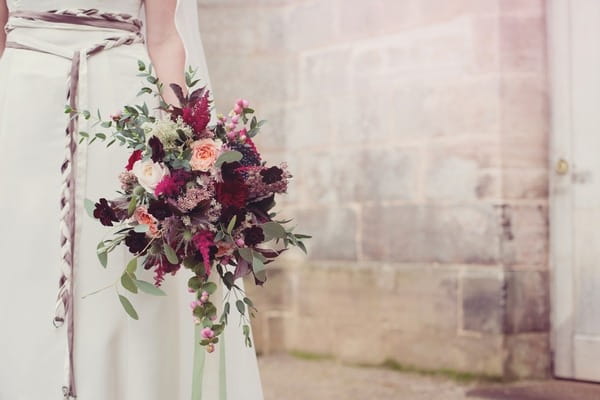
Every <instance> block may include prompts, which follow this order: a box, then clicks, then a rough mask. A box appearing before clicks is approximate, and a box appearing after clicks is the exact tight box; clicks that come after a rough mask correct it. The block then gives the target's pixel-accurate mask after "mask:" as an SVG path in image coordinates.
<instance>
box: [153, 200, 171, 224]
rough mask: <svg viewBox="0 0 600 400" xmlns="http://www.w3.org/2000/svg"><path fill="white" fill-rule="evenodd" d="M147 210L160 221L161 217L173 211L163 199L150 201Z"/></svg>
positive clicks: (165, 216) (168, 215) (167, 215)
mask: <svg viewBox="0 0 600 400" xmlns="http://www.w3.org/2000/svg"><path fill="white" fill-rule="evenodd" d="M148 212H149V213H150V214H152V215H153V216H154V217H155V218H156V219H158V220H159V221H162V220H163V219H165V218H167V217H170V216H171V215H173V211H172V210H171V208H170V207H169V205H168V204H167V203H166V202H165V201H163V200H154V201H151V202H150V206H149V207H148Z"/></svg>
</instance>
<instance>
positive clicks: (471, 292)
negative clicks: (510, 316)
mask: <svg viewBox="0 0 600 400" xmlns="http://www.w3.org/2000/svg"><path fill="white" fill-rule="evenodd" d="M460 282H461V300H460V301H461V307H462V310H461V315H462V321H461V325H462V326H461V329H462V330H464V331H467V332H477V333H483V334H502V333H503V331H504V317H505V314H504V307H505V298H504V292H505V286H504V275H503V274H502V271H500V270H489V271H487V270H479V271H478V270H475V269H469V270H467V271H465V273H464V274H463V275H462V276H461V280H460Z"/></svg>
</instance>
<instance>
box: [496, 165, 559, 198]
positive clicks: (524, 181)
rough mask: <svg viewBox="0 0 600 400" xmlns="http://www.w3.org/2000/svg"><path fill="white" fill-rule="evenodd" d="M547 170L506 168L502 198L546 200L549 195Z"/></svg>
mask: <svg viewBox="0 0 600 400" xmlns="http://www.w3.org/2000/svg"><path fill="white" fill-rule="evenodd" d="M548 185H549V178H548V170H547V168H527V169H525V168H506V169H504V170H503V171H502V189H503V193H502V197H503V198H505V199H507V200H512V199H540V200H546V199H547V198H548V195H549V187H548Z"/></svg>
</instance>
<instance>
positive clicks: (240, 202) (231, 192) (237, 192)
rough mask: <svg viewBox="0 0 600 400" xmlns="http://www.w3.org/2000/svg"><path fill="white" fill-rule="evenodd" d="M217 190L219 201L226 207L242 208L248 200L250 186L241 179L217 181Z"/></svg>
mask: <svg viewBox="0 0 600 400" xmlns="http://www.w3.org/2000/svg"><path fill="white" fill-rule="evenodd" d="M215 192H216V197H217V201H218V202H219V203H221V205H222V206H224V207H227V206H233V207H237V208H242V207H244V206H245V205H246V201H247V200H248V187H247V186H246V184H245V183H244V182H243V181H242V180H241V179H235V180H231V181H224V182H217V183H216V185H215Z"/></svg>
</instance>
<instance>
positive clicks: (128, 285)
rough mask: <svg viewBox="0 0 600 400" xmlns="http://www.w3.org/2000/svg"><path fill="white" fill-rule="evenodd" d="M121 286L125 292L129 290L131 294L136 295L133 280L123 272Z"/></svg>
mask: <svg viewBox="0 0 600 400" xmlns="http://www.w3.org/2000/svg"><path fill="white" fill-rule="evenodd" d="M121 285H123V287H124V288H125V289H127V290H129V291H130V292H131V293H137V292H138V290H137V286H135V283H133V279H132V278H131V275H129V274H128V273H127V271H125V272H123V274H122V275H121Z"/></svg>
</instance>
